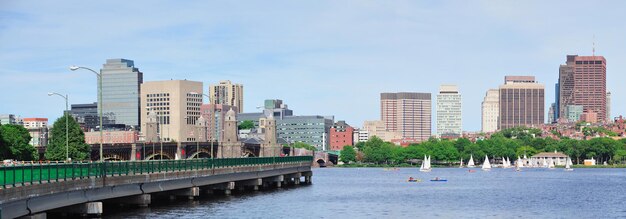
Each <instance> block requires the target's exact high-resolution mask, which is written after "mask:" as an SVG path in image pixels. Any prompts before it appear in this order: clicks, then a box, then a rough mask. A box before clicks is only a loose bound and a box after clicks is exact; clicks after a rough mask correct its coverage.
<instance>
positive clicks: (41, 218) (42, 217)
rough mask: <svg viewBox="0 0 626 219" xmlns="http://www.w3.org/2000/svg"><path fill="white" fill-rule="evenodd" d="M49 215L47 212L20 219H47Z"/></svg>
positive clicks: (20, 218)
mask: <svg viewBox="0 0 626 219" xmlns="http://www.w3.org/2000/svg"><path fill="white" fill-rule="evenodd" d="M46 218H47V215H46V213H45V212H43V213H39V214H33V215H26V216H23V217H19V219H46Z"/></svg>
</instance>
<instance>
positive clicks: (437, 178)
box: [430, 177, 448, 182]
mask: <svg viewBox="0 0 626 219" xmlns="http://www.w3.org/2000/svg"><path fill="white" fill-rule="evenodd" d="M430 181H431V182H448V180H447V179H443V178H439V177H435V178H434V179H431V180H430Z"/></svg>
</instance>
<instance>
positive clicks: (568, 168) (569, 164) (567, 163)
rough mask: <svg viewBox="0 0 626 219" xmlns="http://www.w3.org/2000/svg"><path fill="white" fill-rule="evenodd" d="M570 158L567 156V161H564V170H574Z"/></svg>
mask: <svg viewBox="0 0 626 219" xmlns="http://www.w3.org/2000/svg"><path fill="white" fill-rule="evenodd" d="M572 165H573V164H572V159H571V158H569V157H567V161H565V171H574V168H572Z"/></svg>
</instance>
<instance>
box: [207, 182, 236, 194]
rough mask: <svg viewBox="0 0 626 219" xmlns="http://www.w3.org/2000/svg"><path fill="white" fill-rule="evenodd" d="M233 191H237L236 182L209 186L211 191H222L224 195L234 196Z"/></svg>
mask: <svg viewBox="0 0 626 219" xmlns="http://www.w3.org/2000/svg"><path fill="white" fill-rule="evenodd" d="M233 189H235V182H227V183H220V184H215V185H210V186H208V190H210V191H214V190H220V191H223V192H224V195H230V194H232V190H233ZM211 193H213V192H211Z"/></svg>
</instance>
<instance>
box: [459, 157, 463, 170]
mask: <svg viewBox="0 0 626 219" xmlns="http://www.w3.org/2000/svg"><path fill="white" fill-rule="evenodd" d="M459 168H463V158H461V164H460V165H459Z"/></svg>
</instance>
